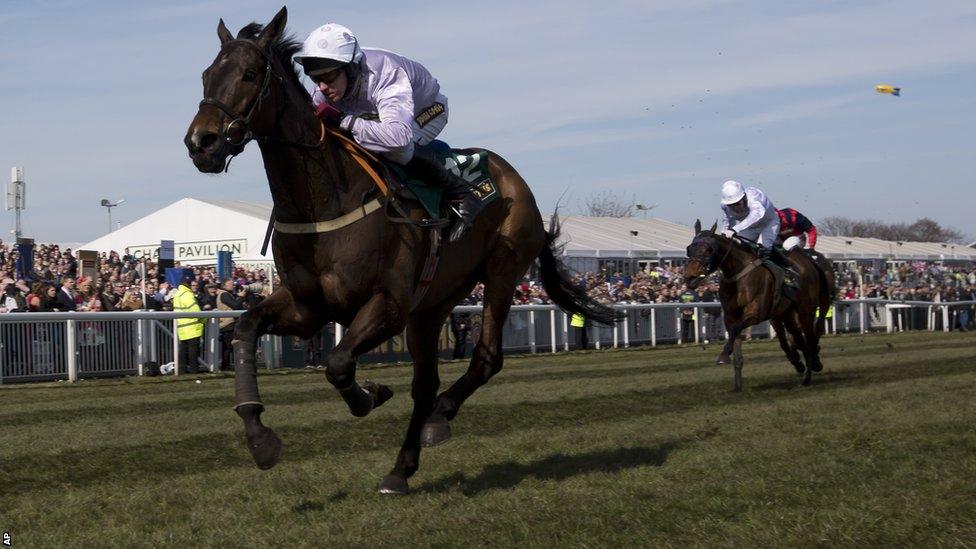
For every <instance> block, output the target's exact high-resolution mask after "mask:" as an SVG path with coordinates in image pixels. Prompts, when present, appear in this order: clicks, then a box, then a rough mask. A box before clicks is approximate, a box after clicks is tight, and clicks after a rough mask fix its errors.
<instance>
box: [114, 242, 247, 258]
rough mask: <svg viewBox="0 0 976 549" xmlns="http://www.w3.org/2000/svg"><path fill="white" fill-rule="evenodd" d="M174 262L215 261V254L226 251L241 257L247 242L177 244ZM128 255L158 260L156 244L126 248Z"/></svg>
mask: <svg viewBox="0 0 976 549" xmlns="http://www.w3.org/2000/svg"><path fill="white" fill-rule="evenodd" d="M173 248H174V252H175V255H176V257H174V259H175V260H176V261H201V260H206V259H212V260H214V261H216V260H217V252H222V251H228V252H231V253H232V254H234V257H241V256H243V255H244V251H245V250H247V240H246V239H240V240H203V241H199V242H177V243H176V244H175V245H174V246H173ZM128 250H129V253H130V254H132V256H133V257H134V258H136V259H142V258H144V257H148V258H149V259H150V260H151V261H156V260H158V259H159V245H158V244H137V245H133V246H128Z"/></svg>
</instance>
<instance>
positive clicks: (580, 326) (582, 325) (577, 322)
mask: <svg viewBox="0 0 976 549" xmlns="http://www.w3.org/2000/svg"><path fill="white" fill-rule="evenodd" d="M569 324H570V326H572V327H573V328H576V337H577V341H579V347H578V348H579V349H586V346H587V344H588V343H589V342H588V341H587V339H588V338H587V337H586V335H587V334H586V317H584V316H583V315H581V314H579V313H573V316H572V318H570V321H569Z"/></svg>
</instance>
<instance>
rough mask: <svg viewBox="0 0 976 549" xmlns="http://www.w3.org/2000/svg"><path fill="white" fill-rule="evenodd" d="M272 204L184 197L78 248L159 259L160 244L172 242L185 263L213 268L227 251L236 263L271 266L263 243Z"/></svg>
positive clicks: (269, 256) (271, 260) (178, 259)
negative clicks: (126, 251)
mask: <svg viewBox="0 0 976 549" xmlns="http://www.w3.org/2000/svg"><path fill="white" fill-rule="evenodd" d="M270 216H271V206H270V205H265V204H254V203H250V202H241V201H238V200H208V199H198V198H184V199H181V200H178V201H176V202H174V203H172V204H170V205H169V206H166V207H164V208H162V209H161V210H159V211H157V212H154V213H152V214H149V215H147V216H146V217H143V218H141V219H139V220H137V221H135V222H133V223H130V224H128V225H126V226H124V227H122V228H120V229H118V230H115V231H112V232H111V233H109V234H107V235H105V236H103V237H101V238H98V239H95V240H93V241H91V242H88V243H87V244H84V245H82V246H81V247H80V249H82V250H96V251H99V252H108V251H113V250H114V251H117V252H119V253H124V252H125V250H126V248H128V249H129V253H131V254H132V255H134V256H135V257H137V258H138V257H142V256H146V255H148V256H149V257H152V258H154V259H155V257H156V255H157V254H158V247H159V242H160V241H161V240H172V241H174V251H175V253H176V261H179V262H181V263H183V264H186V265H206V264H210V265H212V264H214V263H216V261H217V251H219V250H229V251H231V252H232V253H233V258H234V263H236V264H244V265H247V264H268V263H272V262H273V259H272V257H271V251H270V250H269V251H268V256H267V257H264V256H262V255H261V244H262V243H263V241H264V234H265V231H266V230H267V227H268V218H269V217H270Z"/></svg>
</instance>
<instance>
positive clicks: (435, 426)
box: [420, 420, 451, 448]
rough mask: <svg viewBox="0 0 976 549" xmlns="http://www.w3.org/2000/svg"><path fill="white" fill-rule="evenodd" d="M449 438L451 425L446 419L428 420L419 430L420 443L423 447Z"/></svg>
mask: <svg viewBox="0 0 976 549" xmlns="http://www.w3.org/2000/svg"><path fill="white" fill-rule="evenodd" d="M449 438H451V425H450V424H449V423H448V422H447V420H439V421H428V422H427V423H425V424H424V429H423V431H421V432H420V444H421V445H422V446H424V447H425V448H430V447H431V446H438V445H440V444H444V443H445V442H447V439H449Z"/></svg>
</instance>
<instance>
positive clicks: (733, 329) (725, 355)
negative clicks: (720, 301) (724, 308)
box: [715, 321, 749, 365]
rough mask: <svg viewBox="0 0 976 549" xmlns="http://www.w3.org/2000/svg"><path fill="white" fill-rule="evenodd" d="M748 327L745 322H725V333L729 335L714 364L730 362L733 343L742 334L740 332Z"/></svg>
mask: <svg viewBox="0 0 976 549" xmlns="http://www.w3.org/2000/svg"><path fill="white" fill-rule="evenodd" d="M748 326H749V325H748V324H746V323H745V321H739V322H726V324H725V331H727V332H728V333H729V336H728V339H726V340H725V345H724V346H723V347H722V353H721V354H720V355H718V360H716V361H715V364H722V365H725V364H729V363H731V362H732V358H731V356H732V351H733V345H735V342H736V341H737V340H738V339H739V336H740V335H741V334H742V330H745V329H746V327H748Z"/></svg>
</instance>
